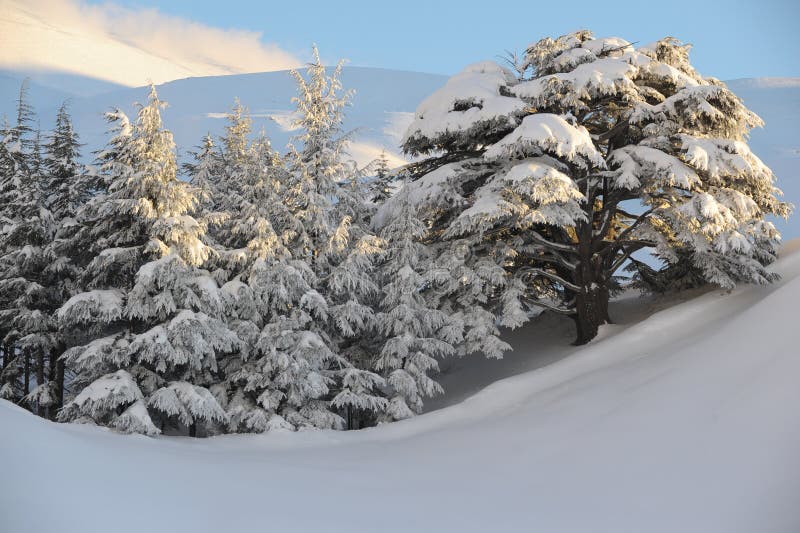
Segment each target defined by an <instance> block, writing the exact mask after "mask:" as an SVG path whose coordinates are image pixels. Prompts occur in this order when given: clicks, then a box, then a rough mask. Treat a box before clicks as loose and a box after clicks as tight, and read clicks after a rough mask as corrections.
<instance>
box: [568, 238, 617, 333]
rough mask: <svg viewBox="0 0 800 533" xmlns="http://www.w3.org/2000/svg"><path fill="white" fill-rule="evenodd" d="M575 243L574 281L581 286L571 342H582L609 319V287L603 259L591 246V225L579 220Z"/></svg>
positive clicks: (576, 302) (577, 296)
mask: <svg viewBox="0 0 800 533" xmlns="http://www.w3.org/2000/svg"><path fill="white" fill-rule="evenodd" d="M579 232H580V233H581V238H580V241H579V244H578V253H579V257H580V260H579V262H578V265H577V269H576V271H575V281H576V285H578V286H579V287H580V288H581V290H580V291H577V292H576V294H575V314H574V315H573V316H572V319H573V320H574V321H575V329H576V336H575V342H574V344H575V345H582V344H586V343H588V342H589V341H591V340H592V339H594V338H595V337H596V336H597V331H598V329H599V327H600V326H601V325H603V324H607V323H609V322H611V320H610V318H609V316H608V300H609V296H610V291H609V287H608V280H607V279H606V272H605V270H604V268H603V266H604V265H603V259H602V257H601V256H600V255H599V254H595V253H593V249H592V237H593V235H592V226H591V224H583V225H582V227H580V228H579Z"/></svg>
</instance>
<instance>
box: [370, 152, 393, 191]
mask: <svg viewBox="0 0 800 533" xmlns="http://www.w3.org/2000/svg"><path fill="white" fill-rule="evenodd" d="M373 167H374V172H375V178H374V179H373V180H372V181H371V182H370V183H369V190H370V193H371V195H372V201H373V202H374V203H376V204H382V203H383V202H385V201H386V200H388V199H389V197H390V196H391V195H392V182H393V181H394V176H392V174H391V173H390V169H389V159H388V158H387V157H386V151H385V150H381V154H380V155H379V156H378V157H377V158H376V159H375V161H374V162H373Z"/></svg>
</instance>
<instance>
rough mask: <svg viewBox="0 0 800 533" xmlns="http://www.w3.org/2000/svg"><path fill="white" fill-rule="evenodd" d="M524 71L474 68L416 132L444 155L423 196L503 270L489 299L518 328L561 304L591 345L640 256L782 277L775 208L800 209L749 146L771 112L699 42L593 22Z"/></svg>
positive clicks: (449, 229) (479, 254) (530, 53)
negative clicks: (757, 106) (735, 86)
mask: <svg viewBox="0 0 800 533" xmlns="http://www.w3.org/2000/svg"><path fill="white" fill-rule="evenodd" d="M515 67H516V72H511V71H509V70H508V69H505V68H503V67H500V66H499V65H497V64H495V63H493V62H484V63H479V64H476V65H472V66H470V67H467V69H465V71H464V72H462V73H461V74H459V75H457V76H455V77H453V78H452V79H451V80H450V81H449V82H448V84H447V85H446V86H445V87H444V88H443V89H441V90H440V91H438V92H437V93H435V94H434V95H432V96H431V97H429V98H428V99H427V100H425V101H424V102H423V103H422V104H421V105H420V107H419V109H418V110H417V113H416V118H415V121H414V123H413V124H412V125H411V126H410V128H409V130H408V132H407V134H406V138H405V149H406V151H408V152H409V153H411V154H428V153H434V152H437V153H438V152H441V153H442V155H437V156H435V157H432V158H430V159H428V160H426V161H424V162H423V163H421V164H420V165H418V167H417V168H418V170H419V173H420V174H421V178H420V179H419V181H417V182H416V183H415V184H414V185H413V189H414V191H415V192H414V193H413V195H412V196H413V197H416V198H421V199H422V200H421V203H423V204H426V205H424V206H423V207H425V208H426V209H427V211H428V213H429V215H428V216H430V219H431V221H432V222H431V223H432V225H433V226H434V228H435V232H439V233H438V235H439V236H440V237H439V238H440V239H441V242H443V243H445V242H447V243H456V242H459V241H461V242H464V243H466V244H467V246H468V248H469V250H470V257H471V259H470V260H469V261H468V264H474V265H477V264H478V262H481V261H482V262H484V263H486V264H487V265H494V266H492V267H491V268H497V267H502V270H503V271H504V272H502V271H501V272H498V273H499V274H502V275H499V276H497V283H494V284H493V285H494V288H493V291H492V294H487V295H486V299H485V302H483V303H484V306H485V307H486V308H487V309H489V310H492V312H495V313H498V314H499V315H500V316H501V318H502V320H503V322H504V323H506V324H507V325H517V324H519V323H520V322H521V321H522V320H524V319H525V316H526V315H527V313H528V311H529V310H530V309H531V308H546V309H550V310H553V311H555V312H559V313H563V314H566V315H569V316H571V317H573V319H574V320H575V323H576V326H577V339H576V342H577V343H585V342H588V341H589V340H591V338H593V337H594V336H595V335H596V333H597V329H598V326H599V325H600V324H603V323H604V322H607V321H608V320H610V317H609V314H608V300H609V297H610V294H611V292H612V291H613V290H614V287H615V284H616V278H615V274H616V273H617V272H618V271H619V269H620V268H622V267H623V266H624V265H625V264H626V263H627V262H628V260H629V258H630V257H631V255H632V254H634V253H636V252H638V251H640V250H648V251H650V252H651V253H653V254H655V255H656V256H657V257H659V258H660V259H663V260H664V261H665V262H666V263H668V264H673V265H675V264H678V263H680V262H684V263H686V262H688V263H690V265H691V269H692V270H693V271H695V272H697V273H699V274H700V275H701V276H702V277H703V278H704V279H705V280H707V281H710V282H712V283H716V284H719V285H721V286H725V287H730V286H732V285H733V284H734V283H737V282H739V281H747V282H755V283H766V282H769V281H770V280H771V279H774V275H773V274H770V273H769V272H768V271H767V269H766V268H765V267H766V265H768V264H769V263H770V262H771V261H772V260H774V258H775V250H776V245H777V242H778V239H779V235H778V233H777V231H776V230H775V228H774V226H773V225H772V224H771V223H770V222H768V221H767V220H765V218H766V217H767V216H768V215H778V216H786V215H787V214H788V211H789V207H788V206H787V205H786V204H784V203H782V202H780V201H779V200H778V199H777V196H778V195H779V194H780V191H779V190H778V189H777V188H776V187H775V185H774V181H775V177H774V175H773V174H772V172H771V171H770V169H769V168H767V167H766V166H765V165H764V164H763V163H762V162H761V161H760V160H759V159H758V158H757V157H756V156H755V155H754V154H753V153H752V152H751V151H750V149H749V148H748V146H747V144H746V143H745V140H746V137H747V133H748V132H749V130H750V129H751V128H753V127H755V126H758V125H760V124H761V121H760V119H759V118H758V117H756V116H755V115H754V114H753V113H752V112H750V111H749V110H748V109H747V108H745V107H744V105H743V104H742V102H741V100H740V99H739V98H737V97H736V96H735V95H734V94H733V93H731V92H730V91H729V90H728V89H727V88H726V87H725V85H724V84H723V83H722V82H720V81H718V80H715V79H713V78H704V77H702V76H700V75H699V74H698V73H697V72H696V71H695V70H694V68H692V66H691V64H690V63H689V60H688V47H687V46H684V45H682V44H681V43H680V42H678V41H677V40H675V39H672V38H667V39H663V40H661V41H659V42H657V43H654V44H652V45H647V46H643V47H640V48H638V49H637V48H634V47H633V46H632V45H631V44H630V43H628V42H627V41H624V40H622V39H619V38H608V39H595V38H594V37H593V36H592V34H591V33H590V32H588V31H581V32H577V33H574V34H570V35H565V36H562V37H559V38H557V39H549V38H548V39H543V40H541V41H539V42H537V43H535V44H533V45H532V46H531V47H529V48H528V50H527V51H526V54H525V57H524V58H523V60H522V61H521V62H519V63H518V64H515ZM434 193H435V194H434ZM389 203H391V201H390V202H389ZM637 204H638V206H637ZM391 210H392V208H391V207H387V208H386V211H385V212H384V213H383V214H380V217H382V218H385V217H386V216H388V215H389V213H391ZM442 248H443V249H444V250H445V251H448V249H450V246H448V245H446V244H443V245H442ZM472 272H474V273H475V274H476V275H477V273H478V269H477V268H473V269H472ZM492 277H493V276H492ZM463 293H464V291H463V290H460V291H457V293H454V294H453V295H452V296H451V298H450V299H451V300H452V299H453V298H456V297H458V296H459V295H461V294H463Z"/></svg>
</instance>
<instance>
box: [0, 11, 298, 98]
mask: <svg viewBox="0 0 800 533" xmlns="http://www.w3.org/2000/svg"><path fill="white" fill-rule="evenodd" d="M0 13H2V16H0V50H1V51H2V53H0V68H12V69H20V68H24V69H41V70H54V71H61V72H69V73H74V74H81V75H85V76H90V77H93V78H97V79H102V80H107V81H112V82H115V83H119V84H123V85H128V86H138V85H143V84H145V83H146V82H147V81H149V80H152V81H154V82H155V83H162V82H165V81H169V80H174V79H179V78H186V77H191V76H215V75H224V74H240V73H247V72H263V71H269V70H283V69H287V68H292V67H296V66H299V65H300V64H301V62H300V61H299V60H298V59H297V58H296V57H295V56H294V55H292V54H290V53H289V52H286V51H284V50H282V49H280V48H279V47H278V46H277V45H275V44H265V43H264V42H262V36H261V34H260V33H256V32H251V31H242V30H235V29H231V30H223V29H219V28H212V27H210V26H206V25H203V24H199V23H196V22H192V21H190V20H186V19H183V18H179V17H175V16H170V15H165V14H163V13H160V12H159V11H158V10H155V9H142V10H132V9H128V8H123V7H120V6H117V5H114V4H104V5H99V6H90V5H86V4H83V3H81V2H79V1H77V0H0Z"/></svg>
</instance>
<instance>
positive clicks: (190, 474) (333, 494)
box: [0, 241, 800, 533]
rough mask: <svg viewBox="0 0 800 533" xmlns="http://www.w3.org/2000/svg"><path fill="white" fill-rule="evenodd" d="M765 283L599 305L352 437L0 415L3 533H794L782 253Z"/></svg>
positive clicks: (799, 398)
mask: <svg viewBox="0 0 800 533" xmlns="http://www.w3.org/2000/svg"><path fill="white" fill-rule="evenodd" d="M774 268H775V269H776V271H778V272H780V273H781V274H782V276H783V278H782V280H781V281H780V282H778V283H776V284H775V285H772V286H768V287H751V286H745V287H740V288H737V289H736V290H734V291H732V292H730V293H725V292H721V291H712V292H709V293H706V294H704V295H702V296H699V297H697V298H694V299H691V300H689V301H686V302H683V303H680V304H677V305H675V306H673V307H670V308H667V309H665V310H662V311H659V312H656V313H655V314H651V315H650V316H647V317H646V318H644V319H641V317H642V316H646V315H647V314H648V313H649V312H648V308H651V307H652V306H653V305H656V304H657V302H652V301H650V300H646V299H636V300H629V301H625V302H621V303H618V304H617V305H618V306H619V305H624V306H629V307H630V306H633V308H631V309H629V310H628V313H627V316H628V317H629V319H627V320H630V322H625V321H624V323H622V324H618V325H615V326H610V327H609V328H608V329H607V330H606V331H605V332H604V335H603V336H602V337H601V338H599V339H597V340H596V341H594V342H592V343H591V344H590V345H588V346H586V347H583V348H581V349H577V350H574V351H573V353H572V355H571V356H570V357H565V358H563V359H561V360H558V361H556V362H554V363H552V364H550V365H548V366H546V367H544V368H540V369H537V370H533V371H530V372H523V373H521V374H518V375H516V376H513V377H510V378H508V379H504V380H501V381H498V382H495V383H493V384H492V385H490V386H488V387H485V388H483V389H482V390H481V391H480V392H479V393H477V394H475V395H473V396H471V397H468V398H467V399H466V400H464V401H461V402H459V403H456V404H455V405H452V406H450V407H448V408H444V409H440V410H438V411H435V412H432V413H428V414H425V415H421V416H419V417H416V418H414V419H411V420H407V421H403V422H397V423H393V424H389V425H385V426H379V427H377V428H372V429H368V430H362V431H355V432H345V433H342V432H328V431H311V432H301V433H286V434H280V433H270V434H266V435H260V436H225V437H215V438H211V439H203V440H188V439H185V438H174V437H159V438H156V439H148V438H145V437H141V436H130V435H127V436H122V435H118V434H115V433H112V432H109V431H107V430H103V429H98V428H93V427H86V426H77V425H63V424H61V425H58V424H53V423H51V422H47V421H44V420H42V419H39V418H37V417H35V416H33V415H31V414H30V413H28V412H26V411H23V410H22V409H19V408H16V407H14V406H13V405H11V404H9V403H8V402H5V401H0V427H2V428H3V438H2V439H0V469H2V471H3V473H4V475H3V479H4V480H6V482H4V483H0V517H2V522H1V524H2V530H3V531H9V532H18V531H59V532H62V533H70V532H72V531H76V532H77V531H81V532H93V531H107V530H109V528H111V529H113V530H114V531H116V532H120V533H123V532H128V531H130V532H134V531H136V532H138V531H144V530H147V531H153V532H160V531H165V532H166V531H193V532H195V533H201V532H212V531H214V532H215V531H221V530H226V531H246V530H253V529H258V528H269V529H273V528H274V529H276V530H280V529H284V530H291V531H312V530H317V529H325V530H326V531H350V532H353V531H375V530H380V531H398V532H400V531H409V530H426V531H459V532H469V531H481V532H483V531H489V530H491V531H503V532H505V531H532V530H537V531H559V532H579V531H592V532H595V533H602V532H612V531H613V532H619V531H648V532H650V533H658V532H665V533H666V532H670V533H672V532H674V531H698V532H700V531H702V532H703V533H715V532H719V533H736V532H742V533H745V532H748V533H750V532H753V531H759V532H761V533H789V532H792V531H797V530H800V514H798V513H797V504H798V501H797V495H798V494H800V454H798V451H797V450H799V449H800V416H798V414H797V410H796V409H794V408H792V406H795V405H797V404H798V402H800V387H798V386H797V376H798V375H800V359H798V358H797V356H796V354H797V342H798V339H797V335H796V334H794V330H795V329H796V324H795V313H794V312H793V310H794V309H795V307H796V302H797V300H798V298H800V242H798V241H795V242H793V243H790V244H789V245H787V246H786V247H785V248H784V253H783V256H782V258H781V259H780V261H779V262H778V263H776V264H775V265H774ZM631 311H633V312H631ZM637 317H638V318H637ZM526 329H527V328H526ZM525 331H526V330H525V329H523V331H522V333H519V334H517V335H515V336H514V337H513V338H510V340H511V342H512V344H514V347H515V350H516V351H517V352H518V355H519V356H525V357H542V356H547V355H548V354H547V353H545V354H540V353H538V352H539V349H538V344H537V343H541V344H542V345H544V351H545V352H546V351H547V350H548V349H550V348H547V347H546V346H547V345H548V343H549V342H550V341H549V340H548V338H547V337H546V336H542V335H541V334H536V335H530V334H526V333H525ZM528 333H530V330H529V331H528ZM540 333H541V332H540ZM552 335H555V336H556V337H557V336H558V335H559V332H558V331H557V328H556V330H554V332H553V333H552ZM676 339H677V340H676ZM553 344H555V343H553ZM550 355H552V354H550ZM562 355H563V345H562ZM495 363H497V362H495ZM498 364H500V363H498ZM462 378H463V376H462ZM460 381H461V382H462V383H465V381H467V382H468V381H469V380H464V379H461V380H460ZM467 385H469V383H465V386H467ZM446 386H447V385H446ZM448 393H449V394H459V393H460V392H459V391H457V390H449V391H448ZM20 457H36V458H37V461H35V462H29V461H20V460H19V458H20ZM476 480H480V482H479V483H478V482H476ZM109 487H113V488H114V490H109ZM39 501H48V502H50V503H49V505H50V508H49V510H48V512H47V513H40V512H37V511H36V509H37V505H38V503H37V502H39ZM133 501H135V502H136V506H137V509H136V510H134V511H132V510H131V509H130V504H131V503H132V502H133ZM354 502H357V504H358V512H349V511H348V509H352V506H353V505H354ZM87 505H89V506H90V509H88V510H87V508H86V506H87ZM398 509H413V510H414V512H413V513H409V514H407V513H402V512H399V511H398ZM578 509H580V512H578V511H577V510H578ZM120 516H125V519H124V520H120V519H119V517H120Z"/></svg>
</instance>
